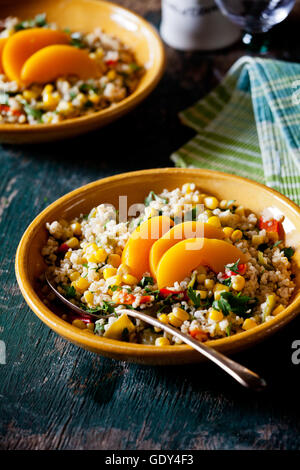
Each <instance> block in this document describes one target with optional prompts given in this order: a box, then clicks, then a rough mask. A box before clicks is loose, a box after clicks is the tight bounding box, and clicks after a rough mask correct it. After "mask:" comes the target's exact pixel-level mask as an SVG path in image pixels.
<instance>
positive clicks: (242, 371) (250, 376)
mask: <svg viewBox="0 0 300 470" xmlns="http://www.w3.org/2000/svg"><path fill="white" fill-rule="evenodd" d="M118 313H126V314H127V315H128V316H131V317H134V318H138V319H139V320H142V321H144V322H146V323H150V325H152V326H156V327H157V328H161V329H162V330H164V331H166V332H167V333H169V334H171V335H173V336H177V338H180V339H181V340H182V341H183V342H184V343H186V344H188V345H189V346H191V347H192V348H194V349H196V351H198V352H199V353H201V354H202V355H203V356H205V357H207V358H208V359H210V360H211V361H213V362H214V363H215V364H217V365H218V366H219V367H221V369H223V370H224V371H225V372H227V374H229V375H231V377H233V378H234V379H235V380H237V382H239V383H240V384H241V385H243V386H244V387H247V388H251V389H252V390H256V391H259V390H262V389H263V388H265V387H266V385H267V384H266V382H265V380H264V379H263V378H261V377H259V375H257V374H256V373H255V372H252V371H251V370H249V369H247V368H246V367H244V366H242V365H241V364H239V363H238V362H235V361H233V360H232V359H229V358H228V357H227V356H224V354H222V353H220V352H218V351H217V350H216V349H213V348H211V347H209V346H207V345H206V344H205V343H200V342H199V341H197V340H195V339H193V338H192V337H191V336H189V335H186V334H185V333H182V332H181V331H179V330H177V329H176V328H174V327H173V326H171V325H166V324H164V323H162V322H161V321H160V320H158V319H156V318H153V317H151V316H150V315H147V314H145V313H142V312H138V311H136V310H131V309H130V310H129V309H128V310H127V309H123V310H119V312H118Z"/></svg>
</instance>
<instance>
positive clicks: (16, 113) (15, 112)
mask: <svg viewBox="0 0 300 470" xmlns="http://www.w3.org/2000/svg"><path fill="white" fill-rule="evenodd" d="M0 111H4V112H5V113H7V112H8V111H11V113H12V114H13V115H14V116H21V114H22V112H21V111H19V110H18V109H11V107H10V106H8V105H7V104H0Z"/></svg>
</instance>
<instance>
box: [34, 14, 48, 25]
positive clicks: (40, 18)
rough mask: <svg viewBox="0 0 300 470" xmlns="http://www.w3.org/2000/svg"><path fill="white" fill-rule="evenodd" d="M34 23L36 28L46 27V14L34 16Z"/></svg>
mask: <svg viewBox="0 0 300 470" xmlns="http://www.w3.org/2000/svg"><path fill="white" fill-rule="evenodd" d="M34 21H35V25H36V26H39V27H42V26H46V24H47V23H46V13H40V14H39V15H36V17H35V18H34Z"/></svg>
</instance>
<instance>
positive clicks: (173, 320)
mask: <svg viewBox="0 0 300 470" xmlns="http://www.w3.org/2000/svg"><path fill="white" fill-rule="evenodd" d="M168 319H169V323H171V325H173V326H175V327H176V328H178V327H179V326H181V325H182V323H183V321H182V320H179V318H177V317H176V315H174V313H169V314H168Z"/></svg>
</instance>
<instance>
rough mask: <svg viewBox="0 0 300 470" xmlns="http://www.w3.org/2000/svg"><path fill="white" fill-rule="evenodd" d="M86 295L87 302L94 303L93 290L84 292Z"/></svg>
mask: <svg viewBox="0 0 300 470" xmlns="http://www.w3.org/2000/svg"><path fill="white" fill-rule="evenodd" d="M83 295H84V299H85V301H86V303H87V304H90V305H91V304H93V302H94V294H93V293H92V292H90V291H89V290H87V291H85V293H84V294H83Z"/></svg>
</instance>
